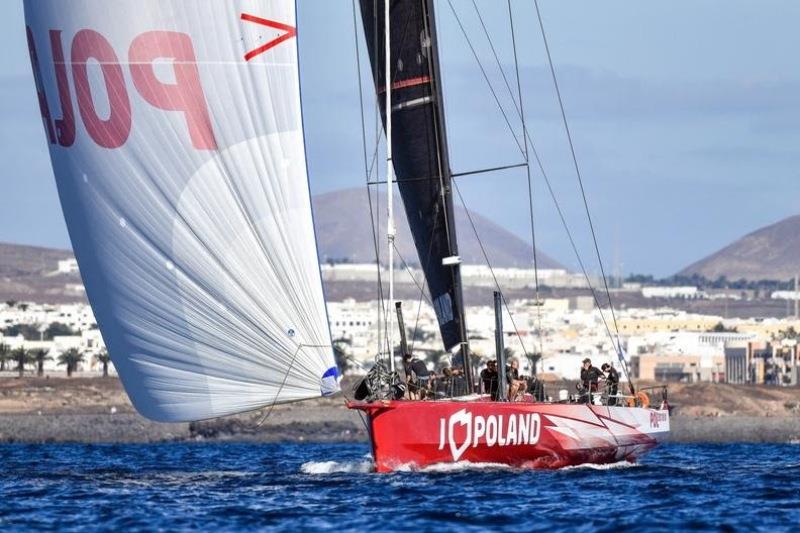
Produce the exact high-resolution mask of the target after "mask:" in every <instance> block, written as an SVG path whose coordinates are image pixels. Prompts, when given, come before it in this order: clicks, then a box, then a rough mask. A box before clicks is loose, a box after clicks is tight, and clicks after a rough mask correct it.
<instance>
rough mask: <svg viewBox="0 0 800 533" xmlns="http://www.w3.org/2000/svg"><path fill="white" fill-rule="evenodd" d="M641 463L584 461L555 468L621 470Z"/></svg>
mask: <svg viewBox="0 0 800 533" xmlns="http://www.w3.org/2000/svg"><path fill="white" fill-rule="evenodd" d="M640 466H641V465H640V464H638V463H632V462H630V461H619V462H616V463H603V464H596V463H584V464H582V465H571V466H562V467H561V468H558V469H557V470H621V469H623V468H639V467H640Z"/></svg>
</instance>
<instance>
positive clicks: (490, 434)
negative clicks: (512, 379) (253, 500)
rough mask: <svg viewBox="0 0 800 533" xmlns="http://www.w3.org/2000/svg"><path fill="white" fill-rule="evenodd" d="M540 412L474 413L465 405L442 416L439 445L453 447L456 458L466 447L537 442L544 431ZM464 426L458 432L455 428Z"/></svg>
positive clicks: (452, 452) (490, 446)
mask: <svg viewBox="0 0 800 533" xmlns="http://www.w3.org/2000/svg"><path fill="white" fill-rule="evenodd" d="M541 426H542V424H541V418H540V417H539V413H514V414H510V415H489V416H485V417H484V416H481V415H474V416H473V414H472V413H471V412H469V411H467V410H466V409H461V410H459V411H456V412H455V413H453V414H452V415H450V417H449V418H448V419H444V418H440V419H439V449H440V450H443V449H444V448H445V446H446V445H449V447H450V453H451V454H452V455H453V461H458V460H459V458H460V457H461V456H462V455H463V454H464V452H465V451H467V448H470V447H472V448H477V447H478V446H481V445H482V446H486V447H487V448H492V447H494V446H521V445H529V446H535V445H536V444H538V443H539V435H540V433H541ZM457 427H461V428H463V430H462V431H461V433H460V434H459V435H458V437H457V436H456V428H457Z"/></svg>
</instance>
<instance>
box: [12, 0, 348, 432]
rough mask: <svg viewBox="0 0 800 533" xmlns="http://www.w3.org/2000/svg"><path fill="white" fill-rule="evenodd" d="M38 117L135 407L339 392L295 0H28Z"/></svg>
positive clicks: (164, 408)
mask: <svg viewBox="0 0 800 533" xmlns="http://www.w3.org/2000/svg"><path fill="white" fill-rule="evenodd" d="M25 15H26V21H27V25H28V39H29V45H30V51H31V59H32V63H33V70H34V74H35V77H36V85H37V91H38V94H39V103H40V106H41V111H42V118H43V122H44V129H45V133H46V136H47V140H48V142H49V147H50V155H51V158H52V162H53V169H54V171H55V175H56V181H57V184H58V191H59V196H60V199H61V205H62V207H63V210H64V216H65V218H66V221H67V226H68V228H69V233H70V238H71V239H72V244H73V248H74V250H75V254H76V256H77V259H78V262H79V264H80V269H81V275H82V277H83V281H84V284H85V286H86V292H87V294H88V297H89V300H90V302H91V304H92V307H93V309H94V312H95V315H96V317H97V321H98V324H99V326H100V329H101V331H102V333H103V338H104V339H105V342H106V344H107V346H108V348H109V352H110V354H111V357H112V359H113V361H114V364H115V366H116V368H117V370H118V371H119V373H120V376H121V377H122V380H123V382H124V384H125V388H126V390H127V392H128V394H129V395H130V397H131V399H132V401H133V403H134V405H135V406H136V408H137V409H138V410H139V411H140V412H141V413H142V414H144V415H145V416H147V417H149V418H152V419H155V420H161V421H185V420H197V419H204V418H210V417H216V416H222V415H228V414H233V413H237V412H243V411H247V410H252V409H257V408H259V407H263V406H266V405H271V404H273V403H281V402H290V401H295V400H301V399H305V398H311V397H316V396H319V395H320V394H328V393H333V392H335V391H337V390H338V381H337V372H336V366H335V363H334V359H333V354H332V348H331V339H330V331H329V327H328V321H327V314H326V309H325V302H324V299H323V293H322V282H321V278H320V271H319V262H318V257H317V250H316V244H315V236H314V227H313V221H312V213H311V203H310V195H309V187H308V179H307V172H306V160H305V151H304V142H303V130H302V116H301V110H300V86H299V74H298V64H297V40H296V31H295V25H296V23H295V5H294V0H250V1H245V0H240V1H231V0H226V1H220V0H197V1H192V2H187V1H184V0H116V1H114V2H107V1H103V0H73V1H70V2H64V1H61V0H35V1H26V3H25Z"/></svg>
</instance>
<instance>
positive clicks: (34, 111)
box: [0, 0, 800, 276]
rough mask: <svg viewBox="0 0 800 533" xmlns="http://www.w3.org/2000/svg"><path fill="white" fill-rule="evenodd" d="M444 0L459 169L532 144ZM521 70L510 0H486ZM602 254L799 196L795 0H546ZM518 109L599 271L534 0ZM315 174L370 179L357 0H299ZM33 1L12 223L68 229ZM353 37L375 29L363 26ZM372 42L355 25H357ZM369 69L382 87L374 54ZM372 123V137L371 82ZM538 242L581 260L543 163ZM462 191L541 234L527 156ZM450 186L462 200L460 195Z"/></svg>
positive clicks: (776, 216)
mask: <svg viewBox="0 0 800 533" xmlns="http://www.w3.org/2000/svg"><path fill="white" fill-rule="evenodd" d="M451 1H452V5H453V6H454V8H455V11H456V13H457V14H458V18H459V19H460V20H461V21H462V23H463V25H464V27H465V29H466V32H467V34H468V36H469V40H470V42H472V44H473V46H474V47H475V49H476V51H477V53H478V56H479V58H480V61H481V63H482V64H483V65H484V67H485V68H486V69H487V73H488V77H489V79H490V82H491V85H492V87H493V88H494V90H495V92H496V93H497V94H498V98H499V99H500V101H501V104H502V106H503V108H504V110H505V111H506V113H507V114H508V115H509V119H510V120H509V121H510V123H511V127H512V128H513V129H514V132H513V133H512V132H510V131H509V128H508V126H507V125H506V124H505V122H504V120H503V117H502V115H501V113H500V110H499V109H498V106H497V104H496V103H495V101H494V99H493V97H492V93H491V91H490V90H489V86H488V85H487V83H486V81H485V80H484V79H483V77H482V75H481V71H480V70H479V67H478V63H477V62H476V60H475V58H474V57H473V55H472V53H471V52H470V49H469V47H468V45H467V41H466V40H465V38H464V36H463V35H462V33H461V31H460V29H459V26H458V24H457V22H456V17H455V16H454V14H453V11H452V10H451V8H450V4H449V2H448V0H437V4H436V6H437V23H438V26H439V41H440V56H441V63H442V69H443V79H444V81H443V83H444V91H445V106H446V121H447V132H448V139H449V144H450V152H451V166H452V167H453V170H454V172H462V171H469V170H475V169H479V168H486V167H493V166H499V165H506V164H512V163H519V162H521V161H523V156H522V154H521V153H520V151H519V149H518V148H517V147H516V145H515V141H514V135H517V136H518V137H521V122H520V120H519V119H518V115H517V114H516V112H515V111H514V108H513V107H512V105H511V100H510V97H509V93H508V91H507V89H506V86H505V84H504V82H503V80H502V77H501V75H500V71H499V69H498V67H497V64H496V63H495V61H494V59H493V57H492V55H491V51H490V49H489V46H488V43H487V39H486V36H485V35H484V33H483V31H482V30H481V28H480V25H479V24H478V21H477V18H476V15H475V10H474V8H473V4H472V0H451ZM476 4H477V6H478V8H479V9H480V12H481V14H482V16H483V17H484V19H485V21H486V25H487V28H488V31H489V34H490V35H491V37H492V41H493V43H494V45H495V47H496V49H497V52H498V56H499V58H500V63H501V65H502V68H503V69H504V71H505V72H506V74H507V75H508V76H510V81H511V83H512V87H513V88H514V89H516V87H515V80H514V77H513V73H514V63H513V49H512V47H511V39H510V31H509V19H508V13H507V11H506V7H505V3H504V2H500V1H498V0H476ZM539 4H540V7H541V11H542V16H543V19H544V25H545V30H546V32H547V35H548V38H549V44H550V49H551V53H552V57H553V61H554V64H555V69H556V73H557V76H558V80H559V84H560V86H561V90H562V96H563V99H564V104H565V109H566V114H567V119H568V121H569V125H570V129H571V131H572V135H573V140H574V143H575V150H576V155H577V159H578V163H579V165H580V168H581V171H582V174H583V179H584V185H585V188H586V193H587V199H588V203H589V207H590V211H591V213H592V216H593V220H594V226H595V230H596V232H597V236H598V239H599V244H600V250H601V253H602V256H603V261H604V263H605V266H606V270H607V271H608V272H620V273H633V272H636V273H649V274H654V275H656V276H667V275H670V274H673V273H675V272H677V271H678V270H680V269H681V268H683V267H685V266H687V265H688V264H690V263H692V262H694V261H696V260H698V259H700V258H702V257H704V256H705V255H707V254H709V253H712V252H714V251H716V250H717V249H719V248H721V247H722V246H724V245H726V244H728V243H729V242H731V241H732V240H734V239H736V238H739V237H741V236H743V235H745V234H747V233H749V232H751V231H753V230H755V229H757V228H759V227H761V226H764V225H767V224H770V223H773V222H776V221H778V220H780V219H782V218H784V217H787V216H791V215H794V214H798V212H800V151H798V149H797V146H798V141H800V60H798V54H797V52H798V50H800V32H797V31H796V25H797V21H798V20H800V3H798V2H795V1H792V0H783V1H778V0H761V1H759V2H753V1H751V0H673V1H671V2H658V3H656V2H630V1H624V0H605V1H603V2H597V1H593V0H568V1H565V0H539ZM512 6H513V12H514V29H515V34H516V38H517V54H518V61H519V66H520V76H521V84H522V93H523V107H524V110H525V116H526V126H527V128H528V130H529V132H530V133H531V136H532V138H533V142H534V145H535V147H536V150H537V153H538V154H539V156H540V158H541V160H542V163H543V166H544V168H545V171H546V172H547V174H548V177H549V179H550V181H551V183H552V185H553V189H554V192H555V194H556V198H557V200H558V202H559V203H560V205H561V206H562V209H563V210H564V212H565V214H566V219H567V223H568V225H569V226H570V229H571V231H572V232H573V234H574V235H575V240H576V243H577V247H578V250H579V252H580V253H581V256H582V257H583V258H584V260H585V262H586V264H587V266H588V268H589V270H591V271H592V272H596V271H597V262H596V259H594V249H593V247H592V241H591V238H590V233H589V229H588V224H587V220H586V216H585V213H584V211H583V203H582V200H581V196H580V192H579V189H578V185H577V181H576V176H575V171H574V168H573V166H572V160H571V156H570V152H569V145H568V143H567V139H566V137H565V134H564V127H563V123H562V121H561V116H560V112H559V108H558V102H557V100H556V95H555V91H554V89H553V85H552V81H551V79H550V72H549V67H548V63H547V57H546V55H545V52H544V48H543V46H542V39H541V34H540V32H539V28H538V23H537V19H536V14H535V11H534V10H533V1H532V0H512ZM298 7H299V12H298V41H299V45H300V65H301V83H302V88H303V106H304V121H305V130H306V143H307V153H308V158H309V161H308V164H309V174H310V180H311V188H312V192H313V193H315V194H318V193H323V192H328V191H332V190H336V189H343V188H350V187H363V186H364V182H365V175H364V165H363V148H362V141H361V126H360V113H359V97H358V79H359V77H358V75H357V70H356V63H355V56H356V52H355V47H356V39H355V37H354V32H353V12H352V4H351V0H298ZM24 28H25V26H24V17H23V13H22V2H21V1H16V0H15V1H4V2H2V3H0V49H2V50H3V54H2V57H1V58H0V65H2V69H0V161H2V168H0V241H2V242H16V243H23V244H33V245H41V246H52V247H60V248H69V237H68V235H67V231H66V227H65V225H64V221H63V217H62V214H61V209H60V206H59V202H58V195H57V192H56V187H55V182H54V179H53V175H52V170H51V168H50V162H49V156H48V153H47V146H46V143H45V137H44V133H43V130H42V125H41V121H40V118H39V111H38V106H37V103H36V97H35V91H34V86H33V78H32V75H31V72H30V61H29V58H28V52H27V45H26V41H25V31H24ZM359 37H360V38H361V39H363V36H361V35H359ZM359 47H360V50H361V53H362V55H363V54H364V52H365V51H364V45H363V41H362V42H360V43H359ZM362 60H363V61H362V73H361V74H362V76H361V80H362V83H363V85H364V89H365V91H367V92H369V91H370V89H371V81H370V78H369V76H370V74H369V71H368V69H367V68H365V66H364V64H365V63H366V60H365V59H364V58H362ZM365 112H366V116H367V121H368V123H369V124H370V127H369V131H368V142H369V144H370V145H371V146H372V145H373V143H374V142H375V141H374V139H375V132H374V106H373V104H372V101H371V100H370V99H369V98H367V102H366V103H365ZM531 179H532V184H533V198H534V206H535V209H534V221H535V229H536V239H537V245H538V247H539V248H540V249H542V250H543V251H544V252H545V253H547V254H548V255H550V256H552V257H554V258H556V259H557V260H559V261H561V262H562V263H563V264H564V265H566V266H567V267H569V268H572V269H575V268H577V266H578V264H577V262H576V259H575V256H574V254H573V252H572V249H571V247H570V245H569V241H568V239H567V235H566V233H565V231H564V229H563V228H562V226H561V222H560V221H559V219H558V217H557V215H556V211H555V209H554V207H553V202H552V200H551V199H550V198H549V196H548V194H547V190H546V188H545V184H544V181H543V179H542V177H541V175H540V173H539V172H538V169H537V168H536V167H532V169H531ZM458 188H459V190H460V191H461V193H462V194H463V197H464V200H465V203H466V206H467V207H468V208H469V209H471V210H473V211H476V212H478V213H480V214H482V215H484V216H486V217H488V218H489V219H491V220H493V221H495V222H497V223H498V224H501V225H502V226H504V227H506V228H508V229H509V230H510V231H512V232H514V233H515V234H517V235H519V236H520V237H522V238H524V239H526V240H528V241H530V239H531V229H530V217H529V211H528V196H527V176H526V172H525V169H524V168H523V169H517V170H513V171H505V172H497V173H492V174H481V175H478V176H469V177H463V178H459V179H458ZM457 202H458V199H457Z"/></svg>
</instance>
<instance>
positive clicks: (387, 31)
mask: <svg viewBox="0 0 800 533" xmlns="http://www.w3.org/2000/svg"><path fill="white" fill-rule="evenodd" d="M391 3H392V2H391V0H386V1H385V3H384V19H383V20H384V22H383V26H384V32H383V34H384V47H385V49H386V50H385V53H386V55H385V56H384V61H385V66H384V69H383V73H384V83H385V87H386V203H387V208H386V212H387V213H388V215H387V221H386V242H387V245H388V248H389V250H388V256H387V257H388V259H387V260H388V262H389V306H392V305H393V304H394V236H395V227H394V205H393V203H394V202H393V198H392V193H393V189H394V165H393V164H392V63H391V60H392V42H391V40H390V39H391V17H390V12H391ZM386 320H387V324H386V344H387V345H388V347H389V354H388V357H389V368H390V369H391V371H392V372H394V334H393V332H394V328H393V327H392V312H391V307H389V312H387V313H386Z"/></svg>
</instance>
